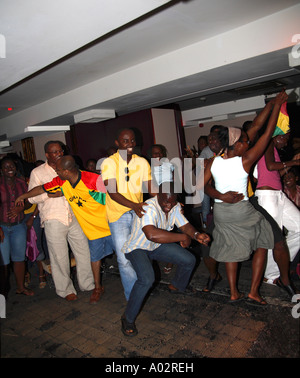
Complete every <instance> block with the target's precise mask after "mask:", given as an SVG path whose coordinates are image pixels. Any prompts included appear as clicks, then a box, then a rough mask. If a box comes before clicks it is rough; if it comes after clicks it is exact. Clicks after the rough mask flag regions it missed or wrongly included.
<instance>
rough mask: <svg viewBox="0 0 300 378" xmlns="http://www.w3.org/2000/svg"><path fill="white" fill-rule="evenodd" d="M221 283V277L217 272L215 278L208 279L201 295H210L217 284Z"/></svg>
mask: <svg viewBox="0 0 300 378" xmlns="http://www.w3.org/2000/svg"><path fill="white" fill-rule="evenodd" d="M221 281H222V276H221V274H220V273H219V272H217V273H216V275H215V278H211V277H210V276H209V277H208V280H207V284H206V287H205V288H204V289H203V290H202V292H203V293H210V292H211V291H212V290H213V288H214V287H215V285H216V284H217V283H218V282H221Z"/></svg>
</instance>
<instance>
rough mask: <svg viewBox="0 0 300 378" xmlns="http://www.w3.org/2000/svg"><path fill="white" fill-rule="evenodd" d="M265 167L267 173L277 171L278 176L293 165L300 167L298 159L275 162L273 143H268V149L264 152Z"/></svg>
mask: <svg viewBox="0 0 300 378" xmlns="http://www.w3.org/2000/svg"><path fill="white" fill-rule="evenodd" d="M265 159H266V166H267V168H268V170H269V171H279V173H280V175H281V176H282V175H284V174H285V173H286V168H290V167H293V166H294V165H296V166H299V165H300V159H296V160H290V161H286V162H281V161H275V156H274V143H270V145H269V147H268V148H267V150H266V152H265Z"/></svg>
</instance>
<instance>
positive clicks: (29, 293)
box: [16, 289, 34, 297]
mask: <svg viewBox="0 0 300 378" xmlns="http://www.w3.org/2000/svg"><path fill="white" fill-rule="evenodd" d="M16 294H22V295H26V296H27V297H32V296H33V295H34V292H33V291H32V290H29V289H23V290H21V291H16Z"/></svg>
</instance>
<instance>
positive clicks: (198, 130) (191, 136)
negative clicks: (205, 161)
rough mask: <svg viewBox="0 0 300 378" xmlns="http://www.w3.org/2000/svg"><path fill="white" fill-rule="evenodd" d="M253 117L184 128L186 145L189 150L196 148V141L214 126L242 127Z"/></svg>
mask: <svg viewBox="0 0 300 378" xmlns="http://www.w3.org/2000/svg"><path fill="white" fill-rule="evenodd" d="M254 117H255V114H253V115H250V116H244V117H239V118H235V119H226V120H223V121H212V122H205V123H204V122H203V125H204V126H203V127H199V126H189V127H187V126H185V127H184V134H185V140H186V145H187V146H190V147H191V148H192V147H193V146H195V147H196V148H197V140H198V138H199V137H200V136H201V135H208V134H209V131H210V129H211V127H212V126H214V125H223V126H232V127H242V126H243V123H244V122H245V121H252V120H253V119H254Z"/></svg>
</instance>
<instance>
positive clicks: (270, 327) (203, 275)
mask: <svg viewBox="0 0 300 378" xmlns="http://www.w3.org/2000/svg"><path fill="white" fill-rule="evenodd" d="M106 262H107V268H106V272H105V274H104V275H103V284H104V286H105V290H106V291H105V294H104V295H103V297H102V299H101V301H100V302H99V303H98V304H97V305H90V304H89V296H90V293H85V292H79V293H78V296H79V300H78V301H76V302H67V301H65V300H64V299H61V298H59V297H58V296H57V295H56V294H55V290H54V287H53V282H52V278H51V275H48V276H47V279H48V285H47V287H46V288H45V289H42V290H41V289H39V288H38V278H37V272H36V271H35V268H32V270H31V273H32V282H31V288H32V289H33V290H34V291H35V296H34V297H25V296H22V295H16V294H15V287H14V279H13V278H12V281H11V282H12V288H11V291H10V295H9V298H8V301H7V304H6V318H5V319H1V320H0V321H1V357H2V358H6V359H8V358H14V357H21V358H22V357H27V358H28V357H30V358H47V357H60V358H82V357H91V358H93V357H94V358H97V357H99V358H102V359H104V358H113V359H115V358H121V359H124V358H138V357H150V358H157V357H159V358H168V359H169V358H173V359H174V358H177V359H181V358H183V359H185V361H188V360H186V358H193V361H194V359H196V360H195V361H198V359H200V358H203V357H210V358H258V357H259V358H299V356H300V353H299V340H300V338H299V313H300V310H299V309H298V312H297V311H296V312H297V313H298V319H296V318H295V317H293V316H292V308H293V306H294V305H295V304H293V303H291V302H290V301H289V299H288V296H287V294H286V293H285V292H284V291H282V290H281V289H279V288H278V287H276V286H270V285H266V284H263V285H262V288H261V293H262V294H263V295H264V296H265V298H266V299H267V301H268V302H269V305H268V306H267V307H265V308H260V307H253V306H250V305H249V304H247V303H246V302H245V301H243V302H239V303H236V304H234V305H233V304H229V303H228V299H229V291H228V285H227V280H226V278H225V271H224V266H222V264H221V266H220V272H221V274H222V276H223V280H222V282H220V284H219V285H218V286H217V287H216V288H215V290H214V292H213V293H211V294H204V293H202V292H201V289H202V288H203V287H204V285H205V283H206V280H207V271H206V268H205V267H204V264H203V263H200V264H199V266H198V268H197V270H196V272H195V274H194V277H193V280H192V284H193V286H194V287H195V288H197V289H198V290H199V291H198V292H197V294H196V296H194V297H188V296H180V295H173V294H170V293H169V292H168V291H167V285H166V283H168V282H169V279H170V276H171V275H172V274H173V273H171V275H170V276H167V275H165V274H163V273H162V274H161V277H160V283H159V284H158V286H157V288H156V289H155V290H154V293H153V295H151V296H149V297H148V299H147V301H146V302H145V305H144V308H143V310H142V312H141V313H140V315H139V317H138V319H137V321H136V325H137V328H138V330H139V334H138V335H137V336H136V337H134V338H127V337H125V336H124V335H123V334H122V333H121V329H120V327H121V324H120V317H121V315H122V313H123V311H124V308H125V299H124V296H123V290H122V286H121V282H120V277H119V275H118V270H117V268H116V261H115V257H113V258H111V259H107V261H106ZM111 265H113V266H114V267H113V268H110V269H109V267H110V266H111ZM159 268H160V270H161V268H162V266H160V267H159ZM250 277H251V262H250V261H249V262H245V263H243V265H242V269H241V272H240V279H239V289H240V290H241V291H244V292H245V293H247V292H248V289H249V287H250ZM295 283H296V284H297V285H298V287H299V286H300V285H299V281H296V282H295ZM296 315H297V314H296ZM173 359H172V361H175V360H173ZM146 360H147V359H144V360H143V361H146ZM105 361H107V360H106V359H105ZM109 361H111V360H109ZM139 361H141V360H139ZM190 361H191V360H190Z"/></svg>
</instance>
